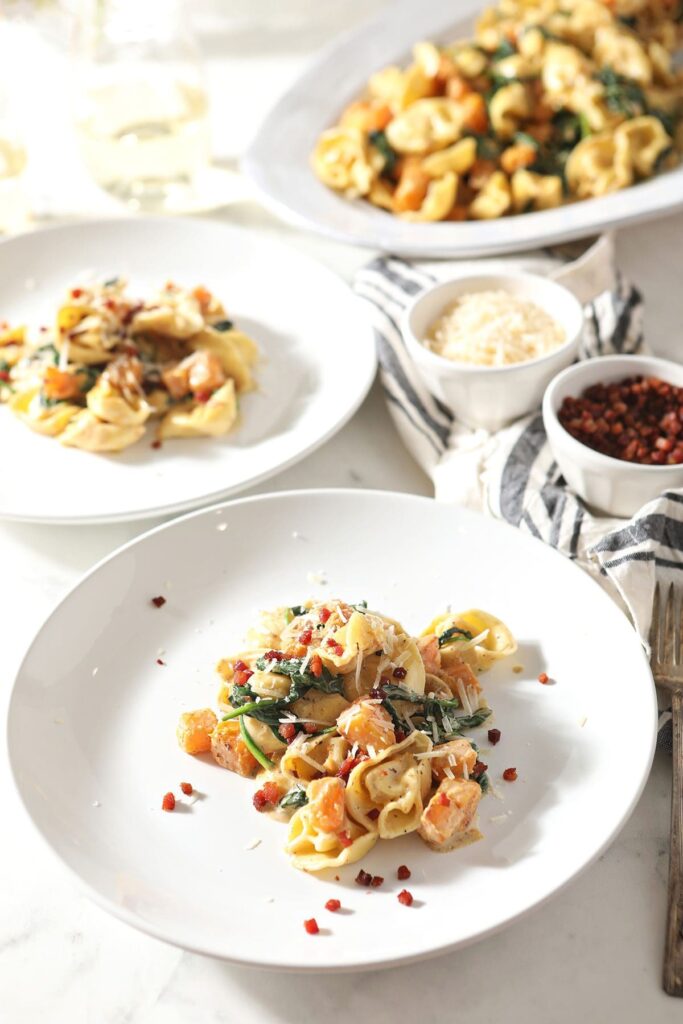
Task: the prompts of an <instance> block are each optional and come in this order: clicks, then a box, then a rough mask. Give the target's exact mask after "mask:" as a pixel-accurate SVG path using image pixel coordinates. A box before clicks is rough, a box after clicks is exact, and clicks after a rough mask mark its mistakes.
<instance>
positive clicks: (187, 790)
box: [180, 782, 194, 796]
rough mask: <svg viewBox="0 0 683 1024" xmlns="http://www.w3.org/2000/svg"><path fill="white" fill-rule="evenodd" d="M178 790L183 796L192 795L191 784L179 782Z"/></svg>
mask: <svg viewBox="0 0 683 1024" xmlns="http://www.w3.org/2000/svg"><path fill="white" fill-rule="evenodd" d="M180 788H181V790H182V791H183V793H184V794H185V796H192V794H193V793H194V788H193V786H192V783H191V782H181V783H180Z"/></svg>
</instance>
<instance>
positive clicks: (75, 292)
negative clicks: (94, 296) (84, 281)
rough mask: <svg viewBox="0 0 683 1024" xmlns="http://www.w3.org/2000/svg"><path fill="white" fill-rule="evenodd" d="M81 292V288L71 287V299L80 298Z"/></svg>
mask: <svg viewBox="0 0 683 1024" xmlns="http://www.w3.org/2000/svg"><path fill="white" fill-rule="evenodd" d="M82 294H83V289H82V288H72V289H71V298H72V299H80V297H81V295H82Z"/></svg>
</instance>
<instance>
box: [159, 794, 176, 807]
mask: <svg viewBox="0 0 683 1024" xmlns="http://www.w3.org/2000/svg"><path fill="white" fill-rule="evenodd" d="M161 809H162V811H174V810H175V797H174V796H173V793H166V794H165V795H164V799H163V800H162V801H161Z"/></svg>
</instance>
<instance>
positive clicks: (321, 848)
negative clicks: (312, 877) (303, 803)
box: [285, 807, 378, 871]
mask: <svg viewBox="0 0 683 1024" xmlns="http://www.w3.org/2000/svg"><path fill="white" fill-rule="evenodd" d="M346 831H347V833H348V840H349V841H347V840H346V839H345V840H342V839H340V837H339V834H338V833H335V832H324V831H322V830H321V829H320V828H318V827H317V826H316V824H315V822H314V821H313V820H312V817H311V812H310V809H309V808H308V807H302V808H301V809H300V810H298V811H297V812H296V814H295V815H294V817H293V818H292V820H291V822H290V825H289V835H288V837H287V844H286V846H285V850H286V852H287V854H288V855H289V859H290V861H291V862H292V865H293V866H294V867H295V868H300V869H301V870H302V871H324V870H325V868H340V867H342V866H343V865H344V864H353V863H355V861H358V860H361V858H363V857H365V855H366V854H368V853H369V852H370V850H371V849H372V848H373V846H374V845H375V843H376V842H377V839H378V835H377V833H376V832H366V831H364V830H363V829H362V828H361V827H360V825H357V824H355V822H349V825H348V828H347V830H346Z"/></svg>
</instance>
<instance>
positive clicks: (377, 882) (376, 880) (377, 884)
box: [370, 875, 384, 889]
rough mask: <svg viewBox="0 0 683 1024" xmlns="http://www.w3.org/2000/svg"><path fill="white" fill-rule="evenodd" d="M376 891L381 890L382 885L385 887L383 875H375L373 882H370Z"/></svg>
mask: <svg viewBox="0 0 683 1024" xmlns="http://www.w3.org/2000/svg"><path fill="white" fill-rule="evenodd" d="M370 885H372V886H373V887H374V888H375V889H379V887H380V885H384V879H383V878H382V876H381V875H373V876H372V881H371V882H370Z"/></svg>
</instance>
